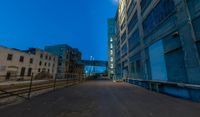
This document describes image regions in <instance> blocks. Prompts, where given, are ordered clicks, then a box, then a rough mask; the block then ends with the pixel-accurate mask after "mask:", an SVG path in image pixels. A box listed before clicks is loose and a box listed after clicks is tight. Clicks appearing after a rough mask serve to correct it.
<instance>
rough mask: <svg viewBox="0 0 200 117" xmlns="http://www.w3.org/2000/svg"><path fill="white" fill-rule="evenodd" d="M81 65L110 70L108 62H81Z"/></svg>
mask: <svg viewBox="0 0 200 117" xmlns="http://www.w3.org/2000/svg"><path fill="white" fill-rule="evenodd" d="M80 64H83V65H84V66H100V67H106V68H108V61H101V60H81V61H80Z"/></svg>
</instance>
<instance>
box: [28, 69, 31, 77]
mask: <svg viewBox="0 0 200 117" xmlns="http://www.w3.org/2000/svg"><path fill="white" fill-rule="evenodd" d="M31 74H32V68H28V76H31Z"/></svg>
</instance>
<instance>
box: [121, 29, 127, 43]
mask: <svg viewBox="0 0 200 117" xmlns="http://www.w3.org/2000/svg"><path fill="white" fill-rule="evenodd" d="M125 40H126V31H124V33H123V35H122V37H121V43H123V42H124V41H125Z"/></svg>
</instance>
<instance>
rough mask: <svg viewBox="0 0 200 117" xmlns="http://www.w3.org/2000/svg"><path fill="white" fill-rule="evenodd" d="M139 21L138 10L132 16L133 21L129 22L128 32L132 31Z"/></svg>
mask: <svg viewBox="0 0 200 117" xmlns="http://www.w3.org/2000/svg"><path fill="white" fill-rule="evenodd" d="M137 21H138V18H137V12H136V13H135V14H134V16H133V17H132V19H131V21H130V22H129V23H128V32H129V33H130V32H131V31H132V30H133V28H134V27H135V25H136V23H137Z"/></svg>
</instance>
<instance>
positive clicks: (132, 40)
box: [128, 30, 140, 52]
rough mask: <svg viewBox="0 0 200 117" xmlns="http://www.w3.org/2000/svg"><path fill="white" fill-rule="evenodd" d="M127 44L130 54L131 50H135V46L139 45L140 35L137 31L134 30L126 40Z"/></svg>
mask: <svg viewBox="0 0 200 117" xmlns="http://www.w3.org/2000/svg"><path fill="white" fill-rule="evenodd" d="M128 44H129V52H131V51H132V50H133V49H135V48H136V47H137V46H139V45H140V35H139V31H138V30H136V31H135V32H134V33H133V34H132V35H131V36H130V38H129V39H128Z"/></svg>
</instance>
